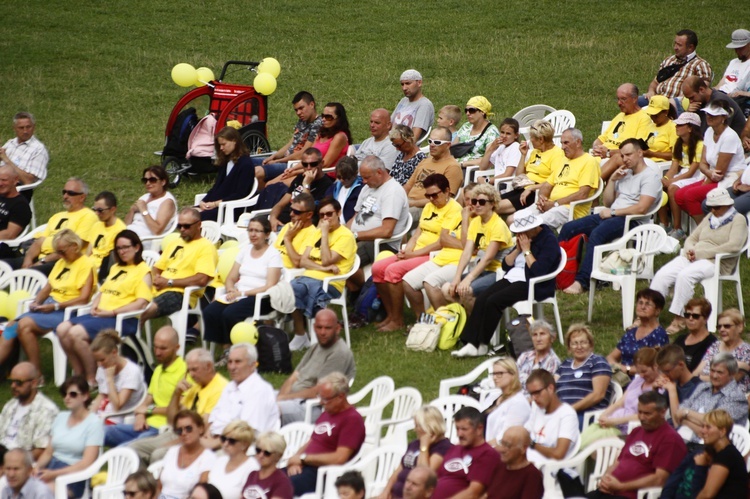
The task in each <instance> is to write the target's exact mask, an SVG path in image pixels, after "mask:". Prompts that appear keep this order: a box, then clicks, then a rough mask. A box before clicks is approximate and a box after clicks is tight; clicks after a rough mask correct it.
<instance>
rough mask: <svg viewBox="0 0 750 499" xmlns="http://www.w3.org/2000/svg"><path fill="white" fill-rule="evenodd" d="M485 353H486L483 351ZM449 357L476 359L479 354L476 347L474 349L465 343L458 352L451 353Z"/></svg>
mask: <svg viewBox="0 0 750 499" xmlns="http://www.w3.org/2000/svg"><path fill="white" fill-rule="evenodd" d="M485 353H487V352H486V351H485ZM451 355H452V356H453V357H476V356H478V355H479V352H477V347H475V346H474V345H472V344H471V343H467V344H466V345H464V347H463V348H461V349H460V350H455V351H453V352H451Z"/></svg>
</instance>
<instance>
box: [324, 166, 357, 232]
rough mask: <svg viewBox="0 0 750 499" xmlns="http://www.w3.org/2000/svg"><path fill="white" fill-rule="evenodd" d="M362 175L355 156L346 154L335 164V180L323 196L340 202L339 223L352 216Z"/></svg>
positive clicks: (345, 221) (346, 220) (344, 222)
mask: <svg viewBox="0 0 750 499" xmlns="http://www.w3.org/2000/svg"><path fill="white" fill-rule="evenodd" d="M363 185H364V184H363V183H362V177H360V176H359V165H358V163H357V158H354V157H352V156H346V157H344V158H341V161H339V164H337V165H336V182H334V183H333V184H331V186H330V187H329V188H328V190H327V191H326V194H325V197H332V198H333V199H335V200H337V201H338V202H339V203H341V206H342V210H341V223H342V224H346V223H347V222H348V221H349V220H350V219H351V218H352V217H353V216H354V207H355V206H356V205H357V200H358V199H359V193H360V191H361V190H362V186H363Z"/></svg>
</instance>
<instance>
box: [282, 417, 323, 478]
mask: <svg viewBox="0 0 750 499" xmlns="http://www.w3.org/2000/svg"><path fill="white" fill-rule="evenodd" d="M314 428H315V427H314V426H313V425H311V424H308V423H303V422H296V423H289V424H288V425H284V426H282V427H281V429H280V430H279V434H280V435H281V436H282V437H284V440H285V441H286V449H284V454H283V455H282V456H281V459H280V460H279V464H278V467H279V468H285V467H286V463H287V461H288V460H289V458H290V457H292V456H293V455H295V454H296V453H297V451H298V450H299V449H300V448H301V447H302V446H303V445H305V444H306V443H307V441H308V440H310V437H311V436H312V432H313V429H314Z"/></svg>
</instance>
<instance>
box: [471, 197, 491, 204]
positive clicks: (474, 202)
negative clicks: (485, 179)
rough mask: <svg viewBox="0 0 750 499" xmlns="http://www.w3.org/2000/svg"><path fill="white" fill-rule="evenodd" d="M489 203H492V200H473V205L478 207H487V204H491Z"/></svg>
mask: <svg viewBox="0 0 750 499" xmlns="http://www.w3.org/2000/svg"><path fill="white" fill-rule="evenodd" d="M489 202H490V200H489V199H477V198H471V204H473V205H474V206H476V205H479V206H484V205H486V204H487V203H489Z"/></svg>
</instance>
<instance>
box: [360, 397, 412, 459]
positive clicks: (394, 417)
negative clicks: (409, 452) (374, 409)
mask: <svg viewBox="0 0 750 499" xmlns="http://www.w3.org/2000/svg"><path fill="white" fill-rule="evenodd" d="M391 404H393V407H392V409H391V417H390V418H388V419H381V420H380V421H379V422H378V423H377V428H376V429H375V431H374V432H373V433H372V435H371V436H372V437H374V439H370V440H369V441H368V440H367V439H366V442H367V443H370V444H372V445H373V446H374V447H379V446H381V445H392V444H397V445H401V444H403V445H406V444H408V442H407V433H408V431H409V429H411V427H412V425H413V424H414V420H413V418H414V413H415V412H417V409H419V408H420V407H421V406H422V394H421V393H419V390H417V389H416V388H412V387H410V386H404V387H401V388H398V389H397V390H396V391H394V392H393V393H392V394H391V395H390V397H388V399H387V400H386V401H385V402H384V403H383V408H384V410H385V408H387V407H388V406H389V405H391ZM383 430H385V432H383ZM369 438H370V435H368V439H369Z"/></svg>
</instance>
